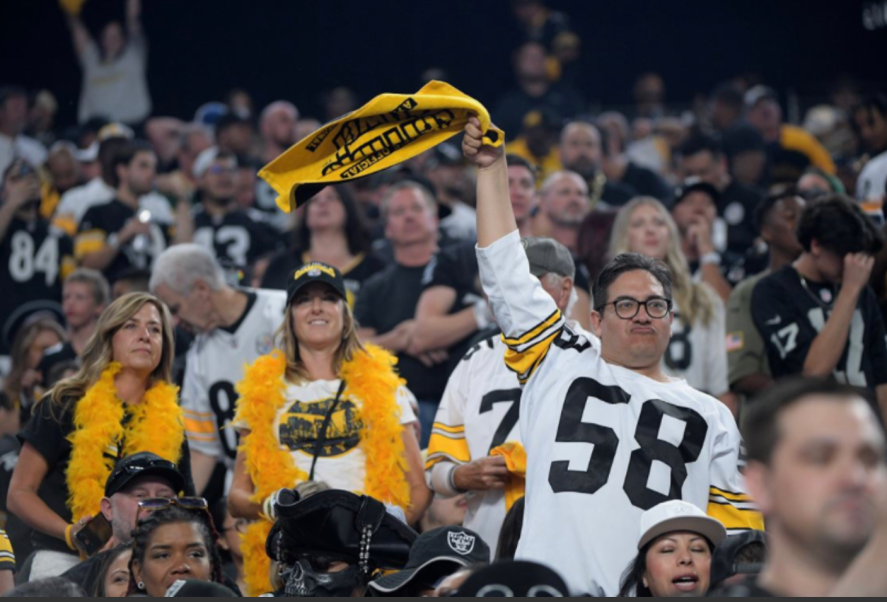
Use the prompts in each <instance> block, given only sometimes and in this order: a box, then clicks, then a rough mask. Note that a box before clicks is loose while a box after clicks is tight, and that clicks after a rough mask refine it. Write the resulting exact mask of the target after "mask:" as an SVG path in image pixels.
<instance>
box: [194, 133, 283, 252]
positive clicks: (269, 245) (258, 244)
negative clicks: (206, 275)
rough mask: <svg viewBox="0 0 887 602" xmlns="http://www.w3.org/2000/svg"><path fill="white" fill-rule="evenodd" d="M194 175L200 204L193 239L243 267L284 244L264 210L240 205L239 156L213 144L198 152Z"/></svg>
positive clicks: (195, 214) (196, 212)
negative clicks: (238, 196) (237, 200)
mask: <svg viewBox="0 0 887 602" xmlns="http://www.w3.org/2000/svg"><path fill="white" fill-rule="evenodd" d="M193 173H194V179H195V180H196V181H197V186H198V189H199V190H200V204H199V205H198V206H197V207H196V208H195V209H194V242H195V243H197V244H198V245H200V246H202V247H204V248H206V249H207V250H209V251H211V252H212V253H213V254H214V255H215V256H216V257H217V258H218V259H219V261H220V262H221V263H222V264H226V265H230V266H232V267H237V268H240V269H244V268H247V267H249V266H252V265H253V264H254V263H255V262H256V260H257V259H258V258H260V257H263V256H266V255H270V254H271V253H273V252H275V251H277V250H279V248H280V247H281V246H282V245H281V244H280V241H281V240H282V237H281V236H280V233H279V232H278V231H276V230H275V229H274V228H273V227H272V226H271V225H270V224H269V223H268V220H267V219H266V218H265V217H264V214H263V213H262V212H261V211H258V210H255V209H251V210H245V209H241V208H240V207H239V206H238V205H237V202H236V195H237V186H236V177H237V157H236V156H235V155H234V154H233V153H231V152H228V151H224V150H220V149H219V148H218V147H216V146H212V147H210V148H208V149H206V150H205V151H203V152H202V153H200V155H198V157H197V161H195V163H194V169H193Z"/></svg>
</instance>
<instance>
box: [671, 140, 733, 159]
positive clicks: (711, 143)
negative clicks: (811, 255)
mask: <svg viewBox="0 0 887 602" xmlns="http://www.w3.org/2000/svg"><path fill="white" fill-rule="evenodd" d="M706 151H707V152H709V153H711V154H712V156H713V157H714V158H716V159H717V158H719V157H723V156H724V149H723V147H722V146H721V143H720V142H718V141H717V140H715V139H714V138H712V137H711V136H706V135H705V134H697V135H696V136H693V137H691V138H690V139H689V140H687V141H686V142H684V143H683V144H682V145H681V147H680V148H679V149H678V154H679V155H681V156H682V157H692V156H693V155H697V154H699V153H704V152H706Z"/></svg>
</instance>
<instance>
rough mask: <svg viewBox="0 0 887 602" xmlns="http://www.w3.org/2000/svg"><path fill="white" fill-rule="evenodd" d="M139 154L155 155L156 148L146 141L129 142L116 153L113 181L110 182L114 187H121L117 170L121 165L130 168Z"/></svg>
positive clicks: (113, 165) (112, 166)
mask: <svg viewBox="0 0 887 602" xmlns="http://www.w3.org/2000/svg"><path fill="white" fill-rule="evenodd" d="M139 153H151V154H152V155H153V154H154V147H152V146H151V144H150V143H148V142H145V141H144V140H127V141H126V143H125V144H124V145H123V146H122V147H120V149H119V150H118V151H117V152H116V153H114V157H113V158H112V159H111V172H110V174H109V175H110V176H111V178H112V181H111V182H110V184H111V185H112V186H114V187H115V188H116V187H117V186H120V178H119V177H118V175H117V168H118V167H119V166H121V165H126V166H129V165H130V164H131V163H132V162H133V160H134V159H135V158H136V155H138V154H139Z"/></svg>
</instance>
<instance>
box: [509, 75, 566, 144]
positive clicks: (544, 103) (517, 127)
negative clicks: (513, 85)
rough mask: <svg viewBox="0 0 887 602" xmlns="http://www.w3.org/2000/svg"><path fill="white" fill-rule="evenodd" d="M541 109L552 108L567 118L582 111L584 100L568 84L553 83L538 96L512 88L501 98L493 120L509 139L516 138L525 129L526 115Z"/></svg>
mask: <svg viewBox="0 0 887 602" xmlns="http://www.w3.org/2000/svg"><path fill="white" fill-rule="evenodd" d="M540 109H550V110H552V111H554V112H555V113H556V114H557V115H560V116H561V117H562V118H564V119H566V118H569V117H572V116H574V115H578V114H579V113H582V111H583V110H584V102H583V100H582V97H581V96H580V95H579V94H578V93H577V92H576V91H575V90H573V89H572V88H571V87H569V86H566V85H560V84H552V86H551V87H550V88H549V89H548V90H547V91H546V92H545V94H543V95H542V96H540V97H538V98H534V97H532V96H530V95H528V94H527V93H526V92H524V91H522V90H512V91H511V92H509V93H508V94H506V95H505V96H503V97H502V98H500V99H499V103H498V104H497V105H496V108H495V110H494V111H493V121H495V123H496V125H498V126H499V127H500V128H502V129H503V130H504V131H505V136H506V137H507V138H508V139H509V140H515V139H517V138H518V137H519V136H520V133H521V130H523V122H524V117H525V116H526V115H527V113H529V112H531V111H535V110H540Z"/></svg>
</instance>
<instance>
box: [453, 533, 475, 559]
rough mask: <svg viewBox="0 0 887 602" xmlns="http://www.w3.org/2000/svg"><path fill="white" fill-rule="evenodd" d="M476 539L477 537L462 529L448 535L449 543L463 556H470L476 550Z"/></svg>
mask: <svg viewBox="0 0 887 602" xmlns="http://www.w3.org/2000/svg"><path fill="white" fill-rule="evenodd" d="M475 541H477V538H476V537H474V536H473V535H469V534H468V533H464V532H461V531H460V532H458V533H449V534H448V537H447V543H449V544H450V547H451V548H452V549H453V551H454V552H456V553H457V554H461V555H462V556H468V555H469V554H471V553H472V552H473V551H474V543H475Z"/></svg>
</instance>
